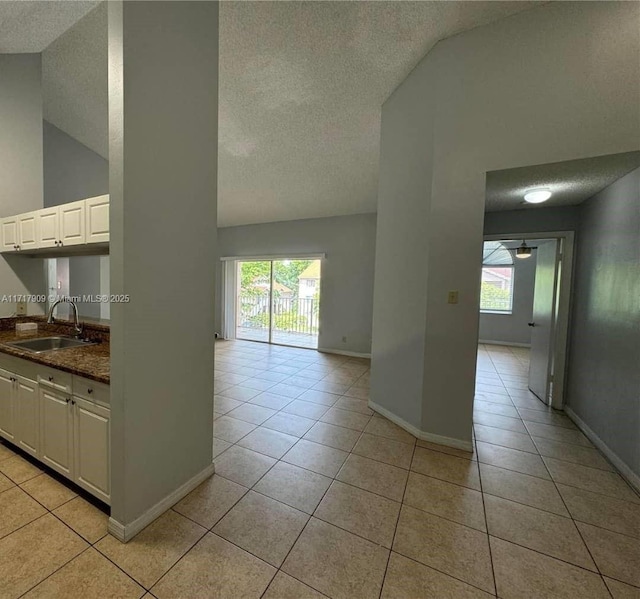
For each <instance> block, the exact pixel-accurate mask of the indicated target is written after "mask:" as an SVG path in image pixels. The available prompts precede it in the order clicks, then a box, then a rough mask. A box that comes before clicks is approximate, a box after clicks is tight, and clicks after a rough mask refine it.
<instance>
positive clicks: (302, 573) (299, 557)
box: [282, 518, 389, 599]
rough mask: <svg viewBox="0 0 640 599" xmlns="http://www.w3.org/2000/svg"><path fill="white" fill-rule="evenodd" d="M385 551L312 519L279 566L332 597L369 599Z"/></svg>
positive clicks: (376, 587) (376, 589)
mask: <svg viewBox="0 0 640 599" xmlns="http://www.w3.org/2000/svg"><path fill="white" fill-rule="evenodd" d="M388 556H389V551H388V550H387V549H384V548H383V547H380V546H378V545H376V544H375V543H371V542H370V541H367V540H365V539H362V538H360V537H357V536H356V535H353V534H351V533H350V532H347V531H345V530H342V529H340V528H337V527H335V526H332V525H331V524H327V523H326V522H322V521H320V520H317V519H316V518H312V519H311V521H310V522H309V523H308V524H307V526H306V527H305V529H304V531H303V532H302V534H301V535H300V538H299V539H298V541H297V542H296V544H295V545H294V546H293V549H292V550H291V553H290V554H289V556H288V557H287V559H286V560H285V562H284V565H283V566H282V569H283V570H284V572H286V573H287V574H290V575H291V576H293V577H294V578H297V579H298V580H301V581H302V582H304V583H306V584H308V585H309V586H311V587H313V588H314V589H317V590H318V591H320V592H322V593H324V594H325V595H327V596H329V597H331V598H332V599H370V598H371V597H377V596H378V594H379V593H380V588H381V587H382V580H383V577H384V572H385V568H386V565H387V559H388Z"/></svg>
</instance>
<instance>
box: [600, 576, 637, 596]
mask: <svg viewBox="0 0 640 599" xmlns="http://www.w3.org/2000/svg"><path fill="white" fill-rule="evenodd" d="M604 581H605V583H606V584H607V586H608V587H609V591H611V595H613V599H638V598H639V597H640V588H638V587H633V586H631V585H629V584H625V583H624V582H620V581H619V580H613V579H611V578H607V577H606V576H605V577H604Z"/></svg>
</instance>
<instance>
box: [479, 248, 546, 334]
mask: <svg viewBox="0 0 640 599" xmlns="http://www.w3.org/2000/svg"><path fill="white" fill-rule="evenodd" d="M529 245H534V243H530V244H529ZM514 271H515V272H514V281H513V309H512V312H511V314H491V313H488V312H480V332H479V338H480V341H498V342H500V343H517V344H524V345H529V344H530V343H531V328H530V327H529V326H528V325H527V323H528V322H530V321H531V315H532V313H533V289H534V285H535V280H536V258H535V252H534V253H533V255H532V256H531V257H530V258H527V259H525V260H521V259H515V260H514Z"/></svg>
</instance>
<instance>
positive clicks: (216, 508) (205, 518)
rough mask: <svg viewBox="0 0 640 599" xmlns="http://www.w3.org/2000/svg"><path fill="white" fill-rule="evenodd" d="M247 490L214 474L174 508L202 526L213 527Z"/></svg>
mask: <svg viewBox="0 0 640 599" xmlns="http://www.w3.org/2000/svg"><path fill="white" fill-rule="evenodd" d="M247 491H248V489H247V488H246V487H243V486H242V485H239V484H238V483H234V482H233V481H230V480H227V479H226V478H223V477H222V476H219V475H217V474H214V475H213V476H212V477H211V478H208V479H207V480H205V481H204V482H203V483H202V484H200V485H199V486H198V487H196V488H195V489H194V490H193V491H191V493H189V494H188V495H187V496H186V497H185V498H184V499H182V500H180V501H179V502H178V503H177V504H176V505H174V506H173V509H174V510H175V511H176V512H178V513H179V514H182V515H183V516H186V517H187V518H190V519H191V520H193V521H195V522H197V523H198V524H200V525H201V526H204V527H205V528H211V527H213V525H214V524H215V523H216V522H218V520H220V518H222V516H224V515H225V514H226V513H227V512H228V511H229V510H230V509H231V508H232V507H233V506H234V505H235V504H236V503H237V502H238V501H239V500H240V498H241V497H242V496H243V495H244V494H245V493H246V492H247Z"/></svg>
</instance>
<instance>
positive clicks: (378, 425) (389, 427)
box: [364, 415, 416, 445]
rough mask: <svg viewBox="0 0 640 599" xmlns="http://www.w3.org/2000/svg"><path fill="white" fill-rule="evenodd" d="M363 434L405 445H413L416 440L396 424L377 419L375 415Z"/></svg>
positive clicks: (384, 419)
mask: <svg viewBox="0 0 640 599" xmlns="http://www.w3.org/2000/svg"><path fill="white" fill-rule="evenodd" d="M364 432H365V433H369V434H370V435H377V436H378V437H385V438H386V439H392V440H393V441H400V442H401V443H407V444H409V445H414V444H415V442H416V438H415V437H414V436H413V435H412V434H410V433H408V432H407V431H405V430H404V429H403V428H400V427H399V426H398V425H397V424H394V423H393V422H391V421H390V420H387V419H386V418H382V417H378V416H376V415H374V416H373V418H371V420H370V421H369V424H367V426H366V428H365V429H364Z"/></svg>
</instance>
